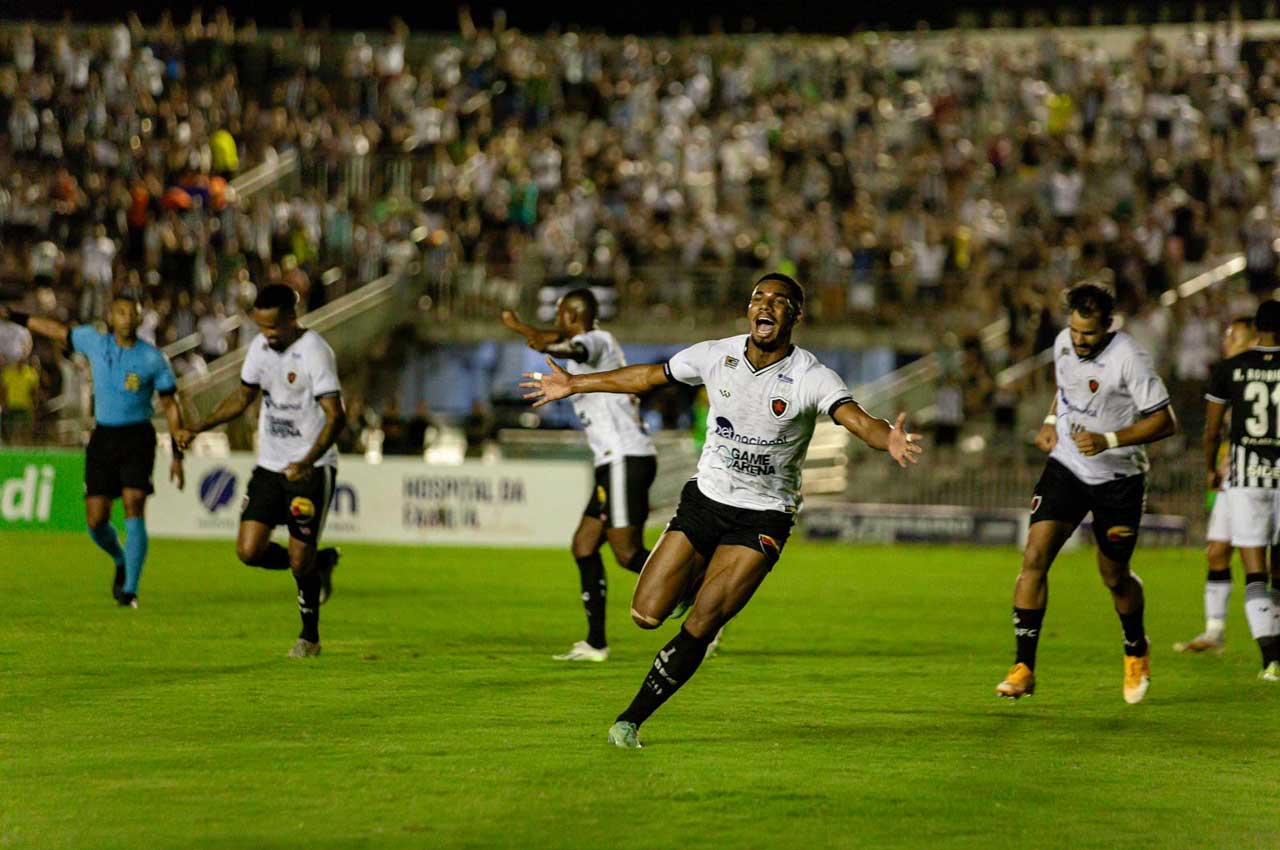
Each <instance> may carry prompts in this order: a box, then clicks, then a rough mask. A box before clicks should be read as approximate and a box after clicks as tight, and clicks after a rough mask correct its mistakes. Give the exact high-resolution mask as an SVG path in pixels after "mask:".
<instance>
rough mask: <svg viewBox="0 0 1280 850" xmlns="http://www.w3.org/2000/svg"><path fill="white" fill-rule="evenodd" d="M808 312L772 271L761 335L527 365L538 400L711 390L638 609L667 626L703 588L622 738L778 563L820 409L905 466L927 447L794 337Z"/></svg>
mask: <svg viewBox="0 0 1280 850" xmlns="http://www.w3.org/2000/svg"><path fill="white" fill-rule="evenodd" d="M803 312H804V290H803V289H802V288H801V287H800V285H799V284H798V283H796V282H795V281H794V280H792V279H791V278H789V277H787V276H786V275H782V274H768V275H765V276H764V277H762V278H761V279H760V281H759V282H758V283H757V284H756V286H755V289H754V290H753V291H752V293H751V301H750V304H749V306H748V308H747V322H748V324H749V326H750V333H748V334H745V335H742V336H733V337H729V338H727V339H720V340H713V341H709V342H701V343H698V344H697V345H694V346H691V347H690V348H686V349H684V350H683V351H681V352H679V353H678V354H676V355H675V356H674V357H672V358H671V360H670V361H669V362H667V363H666V364H664V365H655V366H629V367H627V368H625V369H616V370H612V371H608V372H597V373H595V374H582V375H570V374H569V373H568V372H566V371H565V370H563V369H561V368H560V367H559V366H557V365H556V364H555V362H554V361H553V360H552V359H551V358H550V357H548V358H547V363H548V364H549V365H550V367H551V369H552V371H551V373H550V374H542V373H540V372H531V373H526V374H525V378H527V379H529V380H527V381H525V382H523V383H521V385H520V386H522V387H524V388H525V389H528V390H530V392H528V393H526V395H525V398H527V399H532V400H534V406H535V407H537V406H541V405H544V404H547V403H549V402H552V401H555V400H556V399H560V398H565V397H567V396H570V395H575V394H578V393H597V392H606V393H641V392H644V391H646V390H649V389H652V388H653V387H657V386H661V385H663V384H666V383H668V382H670V381H679V382H681V383H686V384H691V385H695V386H696V385H706V387H707V390H708V392H707V397H708V399H709V400H710V404H711V409H710V411H709V413H708V416H707V441H706V444H705V446H704V447H703V451H702V456H701V457H700V459H699V461H698V475H697V477H695V478H694V479H692V480H691V481H690V482H689V483H688V484H687V485H685V488H684V492H683V493H682V494H681V496H680V505H679V507H678V508H677V509H676V515H675V517H674V518H673V519H672V520H671V522H670V523H669V524H668V525H667V530H666V532H665V533H664V534H663V535H662V538H661V539H660V540H659V541H658V545H657V547H656V548H655V549H654V550H653V552H652V553H651V554H650V555H649V560H648V561H647V562H646V563H645V566H644V571H643V572H642V573H641V574H640V581H639V582H638V583H637V584H636V591H635V595H634V597H633V598H632V601H631V617H632V619H633V620H635V622H636V624H637V625H639V626H640V627H641V628H644V629H656V628H657V627H658V626H660V625H662V622H663V621H664V620H665V619H666V618H667V617H668V616H669V615H670V614H671V612H672V610H673V609H674V608H675V606H676V604H677V603H678V602H679V601H680V599H681V598H682V597H683V596H684V594H685V592H686V591H687V590H688V589H690V588H692V587H693V586H694V585H695V584H696V583H697V582H698V581H699V579H701V587H700V588H699V589H698V591H697V596H696V597H695V599H694V602H693V608H692V610H691V611H690V612H689V615H688V617H687V618H686V619H685V621H684V623H683V625H682V626H681V628H680V631H679V633H678V634H677V635H676V636H675V637H674V638H672V639H671V641H670V642H669V643H668V644H667V645H666V646H665V647H663V648H662V650H661V651H660V652H659V653H658V655H657V657H656V658H655V659H654V662H653V667H652V669H650V671H649V674H648V676H646V677H645V680H644V684H643V685H642V686H641V687H640V691H639V693H637V694H636V697H635V699H634V700H632V702H631V705H629V706H628V707H627V709H626V710H625V711H623V712H622V714H620V715H619V716H618V719H617V722H615V723H614V724H613V727H612V728H611V729H610V730H609V741H610V742H611V743H613V744H615V745H616V746H619V747H639V746H640V741H639V739H638V737H637V731H638V729H639V727H640V725H641V724H642V723H644V721H645V720H646V719H648V717H649V716H650V715H651V714H653V712H654V711H656V710H657V709H658V708H659V707H660V706H661V705H662V704H663V703H664V702H666V701H667V700H668V699H669V698H670V697H671V695H672V694H674V693H675V692H676V691H677V690H678V689H679V688H680V686H681V685H683V684H684V683H685V682H687V681H688V680H689V678H690V677H691V676H693V674H694V672H695V671H696V670H697V669H698V665H700V664H701V663H702V660H703V658H704V656H705V655H706V649H707V646H708V644H709V643H710V642H711V641H712V639H713V638H714V637H715V635H716V633H717V632H718V631H719V630H720V628H721V627H722V626H723V625H724V624H725V623H727V622H728V621H729V620H731V619H733V617H734V615H736V614H737V613H738V612H739V611H741V610H742V608H743V606H745V605H746V604H747V602H748V601H749V600H750V599H751V596H752V594H754V593H755V591H756V588H758V587H759V586H760V584H761V582H763V581H764V579H765V576H767V575H768V574H769V572H770V570H772V569H773V567H774V564H776V563H777V561H778V558H779V556H780V555H781V554H782V548H783V546H784V545H785V544H786V542H787V537H788V535H789V534H790V533H791V526H792V524H793V523H794V521H795V515H796V511H798V510H799V509H800V467H801V464H802V463H803V461H804V456H805V450H806V448H807V447H808V445H809V440H810V439H811V438H812V437H813V428H814V425H815V423H816V421H817V417H818V415H819V414H829V415H831V417H832V418H833V419H835V421H836V422H838V423H839V424H840V425H843V426H844V427H845V428H847V429H848V430H849V431H850V432H852V433H853V434H854V435H856V436H857V437H858V438H859V439H861V440H863V441H864V442H865V443H866V444H867V445H869V446H871V447H872V448H875V449H879V450H881V451H888V452H889V454H890V455H891V456H892V457H893V459H894V460H896V461H897V462H898V463H899V464H900V465H902V466H904V467H905V466H906V465H907V464H908V463H909V462H910V463H914V462H915V461H916V456H917V455H918V454H919V453H920V451H921V448H920V446H919V444H918V443H916V440H917V439H918V438H917V437H916V436H915V435H914V434H907V433H906V431H905V430H904V427H903V424H904V422H905V414H903V415H900V416H899V417H898V422H897V424H896V425H890V424H889V423H888V422H886V421H885V420H883V419H875V418H873V417H872V416H871V415H870V414H868V413H867V412H866V411H865V410H863V409H862V407H860V406H859V405H858V404H856V403H855V402H854V401H853V399H852V398H850V396H849V390H848V388H847V387H846V386H845V384H844V382H843V381H842V380H841V379H840V376H839V375H837V374H836V373H835V372H833V371H832V370H830V369H828V368H827V367H825V366H823V365H822V364H821V363H819V362H818V360H817V358H816V357H814V356H813V355H812V354H811V353H809V352H808V351H805V350H804V349H802V348H797V347H796V346H794V345H792V344H791V332H792V331H793V330H794V328H795V326H796V323H797V322H799V321H800V317H801V316H802V315H803Z"/></svg>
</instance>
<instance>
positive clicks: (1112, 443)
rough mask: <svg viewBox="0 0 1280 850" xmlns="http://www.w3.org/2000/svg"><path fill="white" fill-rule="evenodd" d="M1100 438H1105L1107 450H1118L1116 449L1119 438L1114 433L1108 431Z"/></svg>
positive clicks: (1118, 446)
mask: <svg viewBox="0 0 1280 850" xmlns="http://www.w3.org/2000/svg"><path fill="white" fill-rule="evenodd" d="M1102 436H1103V437H1105V438H1106V440H1107V448H1109V449H1118V448H1120V438H1119V437H1117V436H1116V432H1115V431H1108V432H1107V433H1105V434H1103V435H1102Z"/></svg>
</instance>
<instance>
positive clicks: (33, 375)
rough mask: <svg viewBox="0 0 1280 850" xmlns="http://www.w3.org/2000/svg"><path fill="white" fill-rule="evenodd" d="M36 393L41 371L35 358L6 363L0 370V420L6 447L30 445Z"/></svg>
mask: <svg viewBox="0 0 1280 850" xmlns="http://www.w3.org/2000/svg"><path fill="white" fill-rule="evenodd" d="M39 391H40V371H39V369H37V368H36V365H35V358H30V359H28V360H26V361H24V362H19V363H8V364H6V365H5V366H4V368H3V369H0V418H2V419H3V424H4V431H3V436H4V441H5V442H6V443H13V444H16V445H27V444H29V443H30V442H31V439H32V432H33V428H34V426H35V416H36V402H37V400H38V396H39Z"/></svg>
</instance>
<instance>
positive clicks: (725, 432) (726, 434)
mask: <svg viewBox="0 0 1280 850" xmlns="http://www.w3.org/2000/svg"><path fill="white" fill-rule="evenodd" d="M716 436H717V437H722V438H724V439H726V440H732V441H733V442H735V443H742V444H743V445H744V446H785V445H786V444H787V438H786V437H783V436H778V437H774V438H773V439H771V440H768V439H765V438H764V437H752V436H749V435H747V434H739V433H738V432H737V431H735V430H734V428H733V423H732V422H730V421H729V420H728V419H725V418H724V417H723V416H717V417H716Z"/></svg>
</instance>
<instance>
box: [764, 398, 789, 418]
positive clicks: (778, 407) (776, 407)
mask: <svg viewBox="0 0 1280 850" xmlns="http://www.w3.org/2000/svg"><path fill="white" fill-rule="evenodd" d="M789 406H790V403H789V402H788V401H787V400H786V399H785V398H783V397H782V396H774V397H773V398H771V399H769V412H770V413H772V414H773V415H774V416H776V417H777V418H779V419H781V418H782V414H784V413H786V412H787V408H788V407H789Z"/></svg>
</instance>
